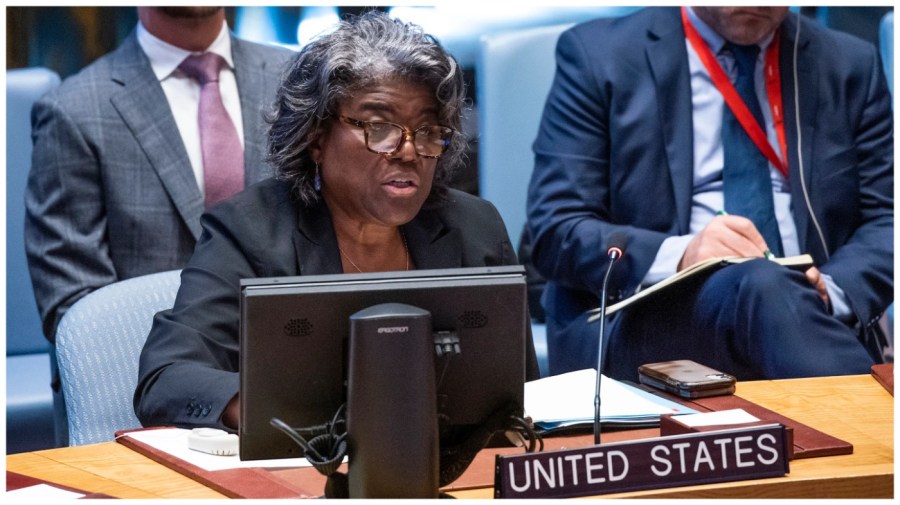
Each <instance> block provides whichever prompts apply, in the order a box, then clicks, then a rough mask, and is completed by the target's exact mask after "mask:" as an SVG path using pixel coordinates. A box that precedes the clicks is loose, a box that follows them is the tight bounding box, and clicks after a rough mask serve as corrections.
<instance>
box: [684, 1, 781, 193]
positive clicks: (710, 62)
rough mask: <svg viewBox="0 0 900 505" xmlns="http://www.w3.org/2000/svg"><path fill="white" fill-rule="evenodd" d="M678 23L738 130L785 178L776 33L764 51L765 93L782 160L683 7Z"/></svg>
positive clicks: (778, 39)
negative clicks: (731, 115)
mask: <svg viewBox="0 0 900 505" xmlns="http://www.w3.org/2000/svg"><path fill="white" fill-rule="evenodd" d="M681 21H682V24H683V25H684V33H685V35H686V36H687V39H688V42H690V43H691V47H693V48H694V51H696V52H697V55H698V56H699V57H700V61H702V62H703V66H705V67H706V71H707V72H709V76H710V77H711V78H712V81H713V84H715V86H716V88H718V89H719V92H720V93H722V97H723V98H724V99H725V103H726V104H728V107H729V108H730V109H731V111H732V112H733V113H734V116H735V117H736V118H737V120H738V122H739V123H740V124H741V126H743V127H744V130H745V131H746V132H747V134H748V135H749V136H750V139H751V140H753V143H754V144H756V147H758V148H759V150H760V151H761V152H762V153H763V154H764V155H765V157H766V158H768V160H769V162H770V163H772V165H774V166H775V168H777V169H778V171H780V172H781V173H782V174H783V175H784V176H785V177H787V176H788V171H787V142H786V140H785V136H784V107H783V105H782V97H781V71H780V70H779V68H778V52H779V46H780V45H781V44H780V43H779V41H780V38H779V36H778V32H776V33H775V37H774V38H773V40H772V43H771V44H769V49H768V50H767V51H766V68H765V73H766V93H767V94H768V96H769V108H770V110H771V111H772V120H773V121H774V123H775V132H776V133H777V134H778V143H779V145H780V147H781V155H782V157H781V158H779V157H778V155H777V154H775V150H774V149H772V145H771V144H769V139H768V138H767V137H766V133H765V132H764V131H763V129H762V127H761V126H760V125H759V123H758V122H757V121H756V119H755V118H754V117H753V114H752V113H751V112H750V110H749V109H748V108H747V105H746V104H745V103H744V101H743V100H742V99H741V97H740V95H738V92H737V90H736V89H734V85H733V84H731V80H730V79H729V78H728V76H727V75H726V74H725V71H724V70H722V66H721V65H719V61H718V60H717V59H716V57H715V55H713V53H712V51H711V50H710V49H709V46H707V45H706V42H705V41H704V40H703V38H702V37H700V34H699V33H697V30H696V29H695V28H694V25H692V24H691V20H690V19H689V18H688V15H687V9H686V8H685V7H682V8H681Z"/></svg>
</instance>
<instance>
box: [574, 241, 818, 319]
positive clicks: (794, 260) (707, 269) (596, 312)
mask: <svg viewBox="0 0 900 505" xmlns="http://www.w3.org/2000/svg"><path fill="white" fill-rule="evenodd" d="M755 259H759V258H746V257H740V256H725V257H721V258H710V259H708V260H705V261H700V262H698V263H694V264H693V265H691V266H689V267H687V268H685V269H684V270H682V271H680V272H678V273H676V274H675V275H672V276H670V277H667V278H665V279H663V280H661V281H659V282H657V283H656V284H654V285H652V286H650V287H647V288H644V289H642V290H640V291H638V292H637V293H635V294H633V295H631V296H629V297H628V298H626V299H624V300H622V301H621V302H619V303H616V304H613V305H610V306H608V307H606V315H607V316H609V315H612V314H614V313H616V312H618V311H619V310H622V309H624V308H625V307H628V306H629V305H632V304H635V303H637V302H640V301H641V300H646V299H647V298H649V297H651V296H653V295H654V294H656V293H659V292H660V291H663V290H666V289H669V288H670V287H672V286H674V285H676V284H678V283H680V282H682V281H685V280H687V279H690V278H692V277H695V276H698V275H701V274H706V273H712V271H713V270H716V269H719V268H723V267H726V266H728V265H735V264H738V263H743V262H745V261H750V260H755ZM769 261H774V262H775V263H778V264H779V265H782V266H785V267H787V268H790V269H793V270H800V271H805V270H806V269H808V268H809V267H811V266H813V259H812V256H810V255H809V254H801V255H800V256H789V257H786V258H771V259H770V260H769ZM590 313H591V316H590V317H589V318H588V321H589V322H593V321H596V320H597V319H599V318H600V309H599V308H596V309H592V310H591V311H590Z"/></svg>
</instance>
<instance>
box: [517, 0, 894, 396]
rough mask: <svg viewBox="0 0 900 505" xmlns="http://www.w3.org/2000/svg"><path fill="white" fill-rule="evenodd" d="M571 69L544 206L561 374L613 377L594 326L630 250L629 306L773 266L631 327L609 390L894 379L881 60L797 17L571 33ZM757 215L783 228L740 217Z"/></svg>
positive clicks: (615, 343) (693, 294) (889, 184)
mask: <svg viewBox="0 0 900 505" xmlns="http://www.w3.org/2000/svg"><path fill="white" fill-rule="evenodd" d="M747 55H749V56H747ZM556 57H557V72H556V77H555V80H554V83H553V87H552V89H551V92H550V95H549V97H548V99H547V104H546V107H545V109H544V116H543V119H542V123H541V128H540V131H539V133H538V137H537V140H536V141H535V143H534V152H535V170H534V174H533V177H532V181H531V186H530V188H529V195H528V218H529V232H530V234H531V239H532V242H533V247H534V250H533V261H534V263H535V265H536V267H537V268H538V270H539V271H540V272H541V273H542V274H543V275H544V276H545V277H546V278H547V279H548V281H549V283H548V286H547V288H546V291H545V293H544V296H543V304H544V307H545V309H546V312H547V324H548V345H549V359H550V371H551V373H552V374H558V373H563V372H566V371H570V370H577V369H581V368H590V367H594V366H596V362H597V348H598V346H597V343H598V323H588V322H587V314H586V311H588V310H589V309H592V308H595V307H597V306H598V305H599V298H598V295H599V292H600V289H601V285H602V280H603V275H604V274H605V272H606V270H607V269H606V267H607V264H608V263H607V262H608V261H609V260H608V259H607V258H608V256H607V249H608V248H609V247H610V246H611V245H619V246H620V247H623V249H624V250H625V255H624V257H623V258H622V259H621V260H620V261H619V264H618V265H616V267H615V268H614V270H613V273H612V277H611V280H610V283H609V287H610V289H609V293H608V295H609V300H610V301H612V302H614V301H617V300H621V299H624V298H626V297H628V296H630V295H632V294H634V293H635V292H636V291H637V290H639V289H641V288H642V287H646V286H649V285H652V284H654V283H656V282H659V281H660V280H662V279H664V278H666V277H667V276H669V275H671V274H674V273H675V272H676V271H679V270H681V269H683V268H686V267H688V266H690V265H691V264H694V263H696V262H698V261H701V260H704V259H706V258H711V257H717V256H733V255H736V256H751V257H760V259H758V260H753V261H749V262H746V263H743V264H741V265H735V266H730V267H728V268H723V269H721V270H718V271H717V272H715V273H713V274H712V275H710V276H708V277H704V278H703V279H701V280H699V281H696V282H692V283H689V284H688V285H685V286H679V287H677V288H676V289H674V290H673V291H671V292H670V293H668V294H662V293H661V294H659V295H656V296H655V297H653V298H651V299H649V300H647V301H645V302H643V303H642V304H639V305H634V306H631V307H629V308H627V309H625V310H624V311H622V312H620V313H617V314H616V315H614V316H611V318H610V320H609V324H607V326H606V329H607V334H606V339H605V341H606V342H605V345H604V355H605V360H604V371H605V372H606V373H607V374H609V375H612V376H614V377H620V378H626V379H635V378H636V377H637V367H638V365H640V364H642V363H649V362H654V361H663V360H670V359H682V358H687V359H693V360H695V361H699V362H702V363H704V364H707V365H710V366H713V367H715V368H718V369H720V370H722V371H725V372H729V373H732V374H734V375H736V376H737V377H738V379H741V380H750V379H760V378H783V377H799V376H816V375H838V374H850V373H866V372H867V371H868V369H869V367H870V366H871V364H872V363H874V362H877V361H882V360H883V356H882V349H883V347H884V345H885V341H884V336H883V333H882V332H881V331H880V328H879V326H878V320H879V318H880V316H881V315H882V313H883V312H884V310H885V308H886V307H887V306H888V305H889V304H890V303H891V301H892V298H893V295H892V292H893V223H894V217H893V168H894V158H893V121H892V111H891V99H890V95H889V91H888V87H887V83H886V80H885V77H884V74H883V71H882V67H881V62H880V61H879V57H878V53H877V51H876V50H875V48H874V47H872V46H871V44H868V43H865V42H863V41H860V40H858V39H855V38H853V37H851V36H848V35H846V34H842V33H838V32H835V31H831V30H827V29H825V28H823V27H821V26H818V25H817V24H816V23H814V22H810V21H807V20H803V19H801V18H800V17H799V16H796V15H794V14H790V13H788V10H787V8H779V7H773V8H761V7H760V8H740V7H695V8H685V9H678V8H648V9H644V10H642V11H639V12H638V13H636V14H634V15H631V16H628V17H624V18H618V19H601V20H595V21H592V22H589V23H585V24H581V25H578V26H576V27H574V28H572V29H571V30H568V31H567V32H565V33H563V34H562V36H561V37H560V39H559V43H558V46H557V54H556ZM742 79H743V80H742ZM742 83H743V84H742ZM729 87H730V90H729ZM754 94H755V95H754ZM726 97H727V98H726ZM735 97H736V98H735ZM738 101H740V102H742V103H743V105H744V110H743V111H740V109H741V105H739V104H736V102H738ZM754 124H755V126H754ZM735 125H737V126H735ZM754 129H756V130H757V131H755V132H754ZM741 146H743V147H741ZM747 146H749V147H747ZM754 160H755V161H754ZM754 163H756V165H754ZM738 166H743V167H745V168H746V169H741V168H734V167H738ZM753 166H758V169H757V170H756V171H754V170H751V169H750V168H752V167H753ZM741 170H743V172H741ZM734 174H738V175H734ZM741 174H742V175H741ZM748 174H750V175H749V177H751V178H754V180H755V181H756V182H759V180H760V177H759V174H763V175H762V181H763V182H762V184H763V186H758V187H761V188H762V190H761V191H754V190H753V189H752V187H753V184H755V183H754V182H750V179H748V178H747V177H748ZM770 190H771V191H770ZM747 205H750V206H751V207H753V208H754V209H756V208H760V209H763V210H764V212H763V213H764V214H765V213H767V216H768V218H765V219H759V218H758V217H757V216H755V215H751V211H744V210H731V209H743V207H742V206H744V207H746V206H747ZM722 211H727V213H726V212H722ZM753 212H755V211H753ZM612 242H621V243H618V244H612ZM767 250H772V251H778V252H780V253H781V254H784V255H786V256H791V255H796V254H801V253H809V254H810V255H812V257H813V258H814V260H815V266H814V267H812V268H810V269H809V270H807V271H806V272H805V273H804V272H796V271H792V270H789V269H787V268H784V267H781V266H779V265H777V264H775V263H774V262H770V261H767V260H765V259H762V257H763V254H764V252H765V251H767Z"/></svg>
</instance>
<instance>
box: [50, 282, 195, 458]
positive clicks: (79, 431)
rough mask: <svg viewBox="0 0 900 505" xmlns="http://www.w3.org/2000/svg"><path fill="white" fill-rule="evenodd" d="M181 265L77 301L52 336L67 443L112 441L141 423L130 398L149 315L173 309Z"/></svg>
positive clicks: (148, 326) (148, 330) (149, 319)
mask: <svg viewBox="0 0 900 505" xmlns="http://www.w3.org/2000/svg"><path fill="white" fill-rule="evenodd" d="M180 274H181V270H171V271H168V272H160V273H155V274H149V275H144V276H142V277H135V278H132V279H127V280H124V281H119V282H116V283H114V284H110V285H108V286H105V287H103V288H100V289H98V290H96V291H94V292H92V293H90V294H88V295H87V296H85V297H84V298H82V299H81V300H79V301H78V302H76V303H75V305H73V306H72V307H71V308H70V309H69V310H68V311H67V312H66V314H65V316H63V318H62V320H61V321H60V323H59V329H58V330H57V335H56V355H57V359H58V362H59V370H60V375H61V378H62V385H63V392H64V395H65V398H66V411H67V413H68V417H69V445H83V444H91V443H95V442H105V441H109V440H113V439H114V436H115V432H116V431H117V430H122V429H129V428H140V427H141V423H140V422H139V421H138V419H137V417H135V415H134V407H133V404H132V397H133V395H134V388H135V386H136V385H137V374H138V357H139V356H140V353H141V348H143V346H144V341H145V340H146V339H147V334H148V333H150V327H151V325H152V323H153V315H154V314H156V313H157V312H159V311H160V310H165V309H168V308H171V307H172V305H173V303H174V302H175V294H176V293H177V292H178V286H179V285H180V284H181V277H180Z"/></svg>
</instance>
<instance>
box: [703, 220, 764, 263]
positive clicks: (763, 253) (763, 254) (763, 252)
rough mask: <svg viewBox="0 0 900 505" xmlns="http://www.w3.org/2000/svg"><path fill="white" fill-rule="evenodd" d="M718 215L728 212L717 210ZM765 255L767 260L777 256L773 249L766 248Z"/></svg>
mask: <svg viewBox="0 0 900 505" xmlns="http://www.w3.org/2000/svg"><path fill="white" fill-rule="evenodd" d="M716 215H717V216H727V215H728V213H727V212H725V211H724V210H720V211H718V212H716ZM763 257H764V258H766V259H767V260H774V259H775V258H776V256H775V254H773V253H772V251H770V250H769V249H766V250H765V251H764V252H763Z"/></svg>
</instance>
